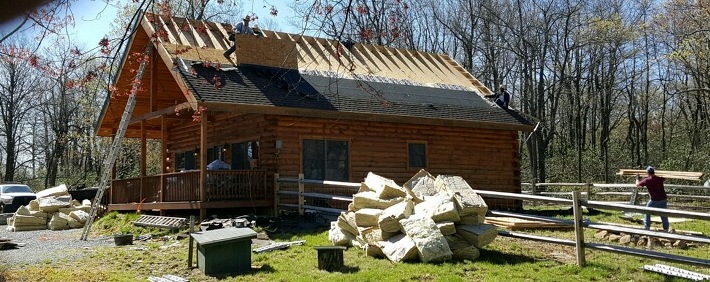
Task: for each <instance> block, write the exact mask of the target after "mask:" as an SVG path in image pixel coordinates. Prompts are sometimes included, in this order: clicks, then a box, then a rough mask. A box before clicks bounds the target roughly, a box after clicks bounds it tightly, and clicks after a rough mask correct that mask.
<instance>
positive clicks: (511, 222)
mask: <svg viewBox="0 0 710 282" xmlns="http://www.w3.org/2000/svg"><path fill="white" fill-rule="evenodd" d="M486 223H488V224H493V225H495V226H498V227H502V228H507V229H510V230H522V229H557V228H562V229H564V228H574V226H571V225H564V224H559V223H554V222H544V221H536V220H528V219H522V218H514V217H506V216H496V217H492V216H489V217H486Z"/></svg>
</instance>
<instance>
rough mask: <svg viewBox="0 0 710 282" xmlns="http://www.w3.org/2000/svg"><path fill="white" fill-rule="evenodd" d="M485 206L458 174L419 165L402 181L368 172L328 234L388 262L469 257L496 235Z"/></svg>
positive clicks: (339, 243)
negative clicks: (487, 221) (439, 172)
mask: <svg viewBox="0 0 710 282" xmlns="http://www.w3.org/2000/svg"><path fill="white" fill-rule="evenodd" d="M487 211H488V206H487V205H486V203H485V202H484V201H483V199H482V198H481V197H480V196H479V195H478V194H476V193H475V192H474V191H473V189H472V188H471V186H469V185H468V183H466V181H465V180H464V179H463V178H461V177H460V176H446V175H439V176H437V177H436V178H435V177H433V176H432V175H431V174H429V173H428V172H427V171H425V170H420V171H419V172H418V173H417V174H416V175H414V176H413V177H412V178H411V179H409V181H407V182H406V183H405V184H404V185H403V186H399V185H397V184H396V183H395V182H394V181H393V180H391V179H387V178H384V177H381V176H379V175H376V174H374V173H372V172H370V173H369V174H368V175H367V177H366V178H365V181H364V182H363V183H362V185H361V186H360V190H359V191H358V193H357V194H355V195H353V202H352V203H351V204H350V205H349V207H348V211H347V212H343V213H341V215H340V216H339V217H338V220H337V221H333V222H332V223H331V229H330V232H329V233H328V238H329V240H330V241H331V242H332V243H333V245H336V246H355V247H360V248H362V249H364V250H365V252H366V253H367V255H369V256H373V257H386V258H387V259H389V260H391V261H394V262H402V261H416V260H420V261H422V262H441V261H447V260H451V259H457V260H475V259H477V258H478V257H479V255H480V252H479V248H481V247H483V246H485V245H487V244H489V243H490V242H492V241H493V240H494V239H495V237H496V236H497V235H498V232H497V230H496V228H495V226H493V225H491V224H484V220H485V214H486V212H487Z"/></svg>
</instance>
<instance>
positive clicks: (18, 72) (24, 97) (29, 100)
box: [0, 44, 42, 181]
mask: <svg viewBox="0 0 710 282" xmlns="http://www.w3.org/2000/svg"><path fill="white" fill-rule="evenodd" d="M18 45H19V44H18ZM0 52H2V53H4V54H9V55H8V56H0V118H1V119H2V120H1V122H2V123H1V124H0V125H2V137H3V138H4V139H5V140H4V141H5V142H4V146H3V147H2V149H3V150H4V151H5V175H4V178H3V179H4V180H5V181H13V180H14V177H15V170H16V169H17V168H18V167H19V166H21V165H22V164H23V163H22V162H23V161H24V160H23V159H21V158H19V156H20V153H21V152H22V151H24V150H25V149H27V145H28V143H27V142H26V141H27V140H26V139H25V137H26V136H27V135H28V128H27V125H28V124H29V119H30V118H32V117H31V116H30V114H31V111H32V109H33V108H34V107H35V106H36V103H35V102H36V99H35V97H36V95H37V94H38V93H39V92H40V91H41V90H42V89H41V87H40V85H39V84H38V81H39V80H38V76H37V75H36V74H35V69H34V68H33V64H32V62H31V63H30V64H28V63H27V62H26V61H25V60H23V59H21V58H24V57H29V56H28V53H29V52H30V51H29V50H27V49H23V48H21V47H17V46H16V45H7V44H2V45H0ZM34 63H35V64H36V63H37V62H36V61H34Z"/></svg>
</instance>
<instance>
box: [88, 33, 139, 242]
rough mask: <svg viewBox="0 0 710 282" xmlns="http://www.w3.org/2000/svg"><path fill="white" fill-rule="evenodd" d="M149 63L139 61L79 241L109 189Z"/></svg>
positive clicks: (92, 220) (94, 217)
mask: <svg viewBox="0 0 710 282" xmlns="http://www.w3.org/2000/svg"><path fill="white" fill-rule="evenodd" d="M152 47H153V46H152V43H148V46H146V47H145V51H143V54H142V56H144V58H145V57H147V56H149V55H150V52H151V49H152ZM148 63H149V60H141V64H140V66H139V67H138V72H136V77H135V79H134V80H133V81H134V82H133V85H132V87H131V92H130V93H129V94H128V101H126V109H124V110H123V116H122V117H121V123H120V124H119V125H118V130H117V131H116V135H115V136H114V138H113V143H112V144H111V149H110V151H109V154H108V158H106V160H105V161H104V163H103V175H102V176H101V182H100V183H99V189H98V191H96V197H95V198H94V201H93V202H92V203H91V211H90V212H89V218H88V219H87V220H86V223H85V224H84V230H83V231H82V233H81V240H82V241H86V237H87V236H88V235H89V231H90V230H91V225H92V224H93V223H94V220H95V219H96V215H97V213H98V210H99V206H100V205H101V199H103V197H104V192H106V189H108V187H109V181H111V171H112V168H113V165H114V163H115V162H116V158H117V157H118V154H119V150H120V149H121V142H122V141H123V136H124V135H125V134H126V129H127V128H128V123H129V122H130V121H131V116H132V115H133V108H134V107H135V105H136V93H137V91H138V89H139V88H140V86H141V83H140V81H141V79H142V78H143V73H144V72H145V67H146V65H147V64H148Z"/></svg>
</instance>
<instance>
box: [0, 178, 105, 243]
mask: <svg viewBox="0 0 710 282" xmlns="http://www.w3.org/2000/svg"><path fill="white" fill-rule="evenodd" d="M90 209H91V201H89V200H84V202H83V203H79V201H77V200H72V198H71V195H70V194H69V191H68V190H67V187H66V185H64V184H62V185H60V186H57V187H54V188H49V189H46V190H42V191H40V192H37V199H35V200H32V201H31V202H30V203H29V204H28V205H27V206H21V207H20V208H18V209H17V211H16V212H15V214H13V215H12V217H10V218H8V219H7V225H8V226H7V230H8V231H11V232H15V231H31V230H44V229H50V230H64V229H70V228H82V227H84V223H86V220H87V219H88V218H89V213H88V211H89V210H90Z"/></svg>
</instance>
